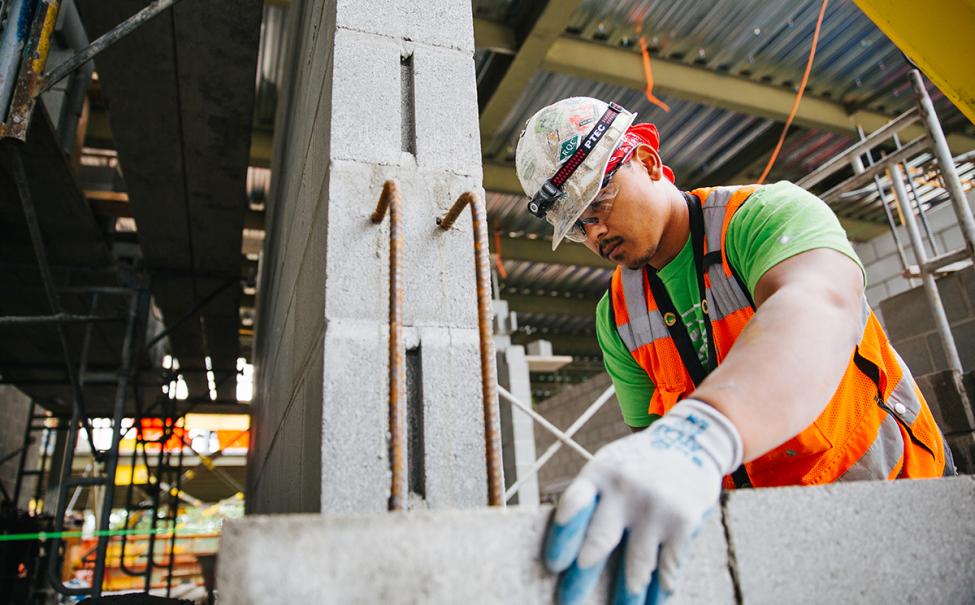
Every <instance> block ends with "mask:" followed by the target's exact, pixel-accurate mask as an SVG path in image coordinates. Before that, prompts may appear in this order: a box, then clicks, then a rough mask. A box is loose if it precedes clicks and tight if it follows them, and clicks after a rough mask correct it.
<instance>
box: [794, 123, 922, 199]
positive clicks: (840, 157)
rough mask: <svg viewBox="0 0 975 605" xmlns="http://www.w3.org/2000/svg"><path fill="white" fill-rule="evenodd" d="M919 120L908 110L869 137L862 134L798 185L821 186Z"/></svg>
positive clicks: (806, 186) (804, 186)
mask: <svg viewBox="0 0 975 605" xmlns="http://www.w3.org/2000/svg"><path fill="white" fill-rule="evenodd" d="M917 120H918V115H917V113H916V112H915V111H914V110H908V111H905V112H904V113H902V114H901V115H899V116H897V117H896V118H894V119H893V120H891V121H890V122H887V123H886V124H884V125H883V126H881V127H880V128H878V129H877V130H875V131H873V132H871V133H870V134H869V135H867V136H863V133H861V135H860V142H858V143H854V144H853V145H851V146H850V147H848V148H846V149H844V150H843V151H841V152H840V153H838V154H837V155H836V156H835V157H834V158H832V159H830V160H829V161H827V162H826V163H824V164H823V165H822V166H820V167H819V168H817V169H816V170H814V171H812V172H810V173H809V174H807V175H806V176H804V177H803V178H801V179H799V180H798V181H796V185H799V186H800V187H802V188H804V189H809V188H810V187H813V186H815V185H817V184H819V183H820V182H822V181H823V180H824V179H826V178H827V177H829V176H831V175H832V174H834V173H836V172H839V171H840V170H842V169H843V168H845V167H846V164H847V162H852V161H853V158H855V157H858V156H860V155H861V154H862V153H864V152H866V151H869V150H870V149H873V148H874V147H876V146H877V145H878V144H880V142H881V141H883V140H884V139H886V138H888V137H890V136H891V135H893V134H894V133H896V132H899V131H901V130H903V129H905V128H907V127H908V126H910V125H911V124H913V123H914V122H917Z"/></svg>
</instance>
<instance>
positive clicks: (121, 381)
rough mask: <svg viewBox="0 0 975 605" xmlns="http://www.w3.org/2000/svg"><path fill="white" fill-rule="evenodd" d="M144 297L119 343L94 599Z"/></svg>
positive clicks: (135, 302) (134, 302) (132, 305)
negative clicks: (120, 430)
mask: <svg viewBox="0 0 975 605" xmlns="http://www.w3.org/2000/svg"><path fill="white" fill-rule="evenodd" d="M145 296H146V291H145V290H141V291H140V292H139V293H138V294H137V295H135V296H133V297H132V298H131V300H130V301H129V321H128V325H127V326H126V330H125V339H124V340H123V341H122V356H121V357H122V367H121V368H120V369H119V375H118V384H117V385H116V387H115V401H114V406H113V408H112V445H111V447H110V448H109V450H108V455H107V456H106V459H105V495H104V496H103V497H102V507H101V515H100V516H99V518H98V524H99V529H100V530H103V531H105V532H106V533H105V534H102V535H99V536H98V546H97V550H96V554H95V571H94V574H93V577H92V589H93V594H94V596H96V597H98V596H101V594H102V581H103V580H104V579H105V557H106V556H107V554H108V538H109V536H108V533H107V532H108V530H109V529H111V528H110V526H109V523H110V521H111V515H112V503H113V501H114V500H115V471H116V469H117V468H118V446H119V440H120V439H121V434H120V433H119V430H118V429H119V427H120V426H121V424H122V415H123V411H124V407H125V396H126V392H127V391H128V380H129V378H130V375H131V373H132V366H133V361H134V358H135V347H134V346H133V341H134V340H135V337H136V336H135V331H136V325H137V323H138V310H139V309H140V308H141V307H142V306H143V305H141V304H140V302H141V301H140V299H141V298H143V297H145Z"/></svg>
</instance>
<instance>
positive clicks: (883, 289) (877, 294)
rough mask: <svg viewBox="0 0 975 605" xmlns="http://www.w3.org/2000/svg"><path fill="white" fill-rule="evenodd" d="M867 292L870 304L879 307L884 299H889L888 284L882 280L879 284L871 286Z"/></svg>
mask: <svg viewBox="0 0 975 605" xmlns="http://www.w3.org/2000/svg"><path fill="white" fill-rule="evenodd" d="M866 294H867V302H868V303H870V306H871V307H873V308H877V307H879V306H880V303H881V302H882V301H884V300H887V285H886V284H884V283H882V282H881V283H879V284H875V285H873V286H869V287H868V288H867V292H866Z"/></svg>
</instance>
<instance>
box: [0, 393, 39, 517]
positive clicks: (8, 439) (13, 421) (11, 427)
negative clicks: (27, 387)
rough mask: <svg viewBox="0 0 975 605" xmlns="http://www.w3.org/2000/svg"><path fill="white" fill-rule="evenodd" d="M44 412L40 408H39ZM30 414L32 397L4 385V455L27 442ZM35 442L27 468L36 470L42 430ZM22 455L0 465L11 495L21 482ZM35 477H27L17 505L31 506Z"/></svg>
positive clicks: (0, 397) (0, 398) (0, 413)
mask: <svg viewBox="0 0 975 605" xmlns="http://www.w3.org/2000/svg"><path fill="white" fill-rule="evenodd" d="M38 413H40V410H38ZM29 414H30V397H28V396H27V395H25V394H24V393H22V392H20V391H19V390H18V389H17V388H15V387H12V386H10V385H5V384H0V456H2V457H5V456H7V454H9V453H11V452H13V451H15V450H19V449H20V448H21V447H22V446H23V444H24V429H25V428H26V427H27V416H28V415H29ZM33 436H34V439H35V441H34V443H33V445H31V446H30V447H29V448H28V450H27V460H26V462H25V465H26V466H25V468H26V469H36V468H37V464H38V456H39V454H38V453H39V452H40V444H41V433H40V432H34V433H33ZM19 464H20V456H19V455H18V456H14V457H13V458H11V459H10V460H7V461H6V462H4V463H3V464H0V483H2V484H3V487H4V488H5V489H6V490H7V492H8V493H9V494H10V496H11V497H13V493H14V485H15V484H16V482H17V467H18V466H19ZM34 481H35V478H34V477H25V479H24V484H23V487H21V496H20V501H19V502H17V507H18V508H20V509H21V510H26V509H27V504H28V502H29V501H30V498H31V497H32V495H33V494H34Z"/></svg>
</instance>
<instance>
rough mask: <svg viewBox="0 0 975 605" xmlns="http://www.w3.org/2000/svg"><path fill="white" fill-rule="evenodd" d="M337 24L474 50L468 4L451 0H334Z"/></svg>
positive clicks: (406, 38)
mask: <svg viewBox="0 0 975 605" xmlns="http://www.w3.org/2000/svg"><path fill="white" fill-rule="evenodd" d="M336 16H337V24H338V26H339V27H341V28H348V29H353V30H357V31H362V32H368V33H371V34H376V35H380V36H392V37H396V38H402V39H404V40H412V41H415V42H421V43H423V44H431V45H434V46H443V47H446V48H454V49H458V50H463V51H466V52H467V54H469V55H470V54H473V52H474V27H473V24H474V19H473V15H472V13H471V5H470V4H469V3H464V2H453V1H451V0H431V1H429V2H410V1H409V0H392V1H388V2H356V1H355V0H338V1H337V2H336Z"/></svg>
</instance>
